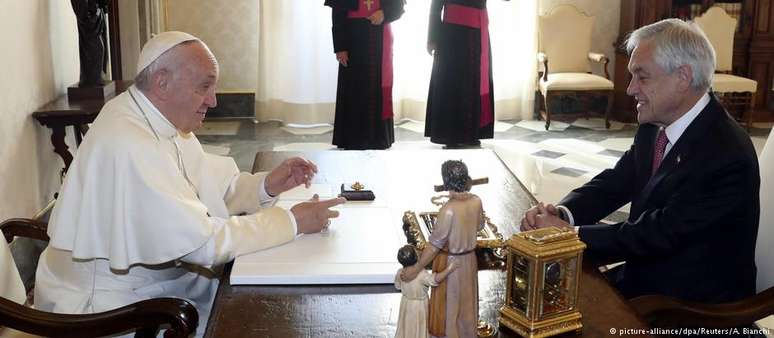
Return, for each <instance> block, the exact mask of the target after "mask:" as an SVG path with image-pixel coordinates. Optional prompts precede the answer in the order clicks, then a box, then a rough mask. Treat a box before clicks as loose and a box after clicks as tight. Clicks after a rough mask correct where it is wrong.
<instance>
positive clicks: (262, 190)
mask: <svg viewBox="0 0 774 338" xmlns="http://www.w3.org/2000/svg"><path fill="white" fill-rule="evenodd" d="M268 176H269V175H266V176H265V177H264V178H263V180H261V185H260V186H259V187H258V202H259V203H262V204H263V203H266V202H269V201H271V200H273V199H276V198H277V196H279V194H277V196H274V197H271V195H269V192H268V191H266V177H268ZM293 222H295V221H293Z"/></svg>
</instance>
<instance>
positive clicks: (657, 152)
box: [650, 128, 669, 176]
mask: <svg viewBox="0 0 774 338" xmlns="http://www.w3.org/2000/svg"><path fill="white" fill-rule="evenodd" d="M667 143H669V139H668V138H667V136H666V131H664V128H661V129H659V130H658V136H656V143H655V144H654V146H653V168H652V170H651V172H650V174H651V176H652V175H655V174H656V170H658V167H659V166H660V165H661V161H662V160H663V159H664V151H665V150H666V146H667Z"/></svg>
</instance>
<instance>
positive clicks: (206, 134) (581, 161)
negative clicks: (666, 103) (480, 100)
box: [195, 118, 772, 221]
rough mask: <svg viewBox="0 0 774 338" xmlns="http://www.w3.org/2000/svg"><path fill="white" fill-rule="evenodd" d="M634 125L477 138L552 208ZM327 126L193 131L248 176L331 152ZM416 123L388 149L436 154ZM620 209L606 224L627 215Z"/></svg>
mask: <svg viewBox="0 0 774 338" xmlns="http://www.w3.org/2000/svg"><path fill="white" fill-rule="evenodd" d="M771 127H772V124H771V123H769V124H756V125H755V126H754V127H753V128H752V129H751V131H750V136H751V140H752V142H753V144H754V145H755V148H756V151H757V152H758V153H760V151H761V149H763V145H764V144H765V143H766V137H767V136H768V134H769V131H770V129H771ZM636 128H637V126H636V125H635V124H624V123H619V122H614V123H613V124H612V126H611V128H610V129H609V130H606V129H605V127H604V121H603V120H602V119H598V118H589V119H584V118H581V119H578V120H575V121H574V122H572V123H566V122H559V121H555V122H552V124H551V128H550V129H549V130H548V131H546V130H545V129H544V123H543V122H542V121H518V122H517V121H498V122H497V123H496V125H495V136H494V139H490V140H482V148H484V149H491V150H493V151H494V152H495V153H497V155H498V156H500V158H501V159H502V160H503V162H504V163H505V164H506V165H507V166H508V167H509V169H510V170H511V171H512V172H513V173H514V174H515V175H516V176H517V177H518V178H519V180H520V181H521V182H522V183H523V184H524V186H525V187H527V188H528V189H529V190H530V192H532V194H533V195H535V197H536V198H537V199H538V200H540V201H544V202H547V203H555V202H558V201H559V200H560V199H561V198H562V197H563V196H564V195H565V194H567V193H568V192H569V191H570V190H572V189H574V188H576V187H579V186H581V185H582V184H583V183H585V182H587V181H588V180H589V179H591V178H592V177H594V176H595V175H597V174H598V173H599V172H601V171H602V170H604V169H606V168H609V167H612V166H613V165H614V164H615V162H616V161H617V160H618V158H620V157H621V155H623V153H624V151H626V150H627V149H628V148H629V146H630V145H631V143H632V139H633V136H634V133H635V131H636ZM332 130H333V128H332V127H331V126H329V125H315V126H293V125H284V124H282V123H280V122H276V121H270V122H261V123H255V122H254V121H253V120H250V119H242V120H214V121H206V122H205V123H204V125H203V127H202V128H200V129H199V130H197V131H196V132H195V133H196V134H197V136H198V137H199V139H200V140H201V142H202V144H203V145H204V148H205V150H206V151H208V152H211V153H215V154H220V155H228V156H231V157H233V158H234V159H235V160H236V162H237V165H238V166H239V168H240V169H241V170H250V168H251V167H252V162H253V158H254V156H255V153H256V152H258V151H271V150H274V151H283V150H284V151H307V150H335V149H336V148H335V146H333V145H331V138H332ZM423 131H424V123H423V122H420V121H412V120H404V121H401V122H399V123H397V124H396V126H395V141H396V142H395V144H394V145H393V146H392V148H390V150H389V151H401V150H407V149H412V150H415V149H441V146H440V145H436V144H432V143H430V141H429V140H428V139H427V138H425V137H424V136H423ZM628 210H629V206H628V205H627V206H624V207H623V208H621V209H620V210H619V211H617V212H616V213H614V214H613V215H611V216H610V217H609V218H608V220H610V221H620V220H623V219H625V217H626V216H627V215H628Z"/></svg>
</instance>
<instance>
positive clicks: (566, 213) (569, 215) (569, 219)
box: [556, 205, 575, 225]
mask: <svg viewBox="0 0 774 338" xmlns="http://www.w3.org/2000/svg"><path fill="white" fill-rule="evenodd" d="M556 208H557V209H559V210H560V211H561V212H562V214H563V215H564V216H565V217H562V218H566V219H565V221H567V223H570V225H575V219H574V218H573V217H572V212H570V209H567V207H565V206H563V205H557V206H556Z"/></svg>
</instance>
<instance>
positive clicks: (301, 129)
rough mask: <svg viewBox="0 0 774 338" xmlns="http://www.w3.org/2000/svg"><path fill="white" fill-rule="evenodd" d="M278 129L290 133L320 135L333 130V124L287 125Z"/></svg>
mask: <svg viewBox="0 0 774 338" xmlns="http://www.w3.org/2000/svg"><path fill="white" fill-rule="evenodd" d="M280 129H282V130H284V131H286V132H288V133H291V134H293V135H322V134H327V133H330V132H332V131H333V126H331V125H329V124H323V125H304V126H301V125H287V126H284V127H281V128H280Z"/></svg>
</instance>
